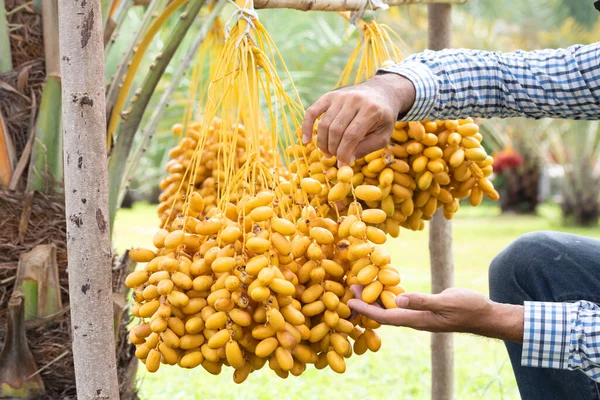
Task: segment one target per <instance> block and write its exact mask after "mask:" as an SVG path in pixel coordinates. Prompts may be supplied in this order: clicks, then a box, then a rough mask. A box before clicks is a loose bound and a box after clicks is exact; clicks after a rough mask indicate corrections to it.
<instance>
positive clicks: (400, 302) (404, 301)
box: [396, 295, 408, 308]
mask: <svg viewBox="0 0 600 400" xmlns="http://www.w3.org/2000/svg"><path fill="white" fill-rule="evenodd" d="M396 305H397V306H398V307H400V308H405V307H407V306H408V297H406V296H402V295H398V296H397V297H396Z"/></svg>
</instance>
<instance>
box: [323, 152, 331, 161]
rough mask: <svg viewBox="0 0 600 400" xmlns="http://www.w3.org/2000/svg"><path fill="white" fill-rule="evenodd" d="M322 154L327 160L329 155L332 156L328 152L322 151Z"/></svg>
mask: <svg viewBox="0 0 600 400" xmlns="http://www.w3.org/2000/svg"><path fill="white" fill-rule="evenodd" d="M323 156H324V157H325V158H326V159H328V160H329V159H330V158H331V157H333V156H332V155H331V154H329V153H323Z"/></svg>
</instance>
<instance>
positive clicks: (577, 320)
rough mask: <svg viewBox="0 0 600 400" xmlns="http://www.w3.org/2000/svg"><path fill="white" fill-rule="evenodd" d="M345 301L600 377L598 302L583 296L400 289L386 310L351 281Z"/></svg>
mask: <svg viewBox="0 0 600 400" xmlns="http://www.w3.org/2000/svg"><path fill="white" fill-rule="evenodd" d="M352 291H353V293H354V295H355V297H356V298H355V299H351V300H349V301H348V306H349V307H350V308H351V309H353V310H354V311H356V312H359V313H361V314H363V315H366V316H367V317H369V318H371V319H374V320H375V321H378V322H380V323H383V324H387V325H396V326H404V327H409V328H413V329H417V330H423V331H429V332H464V333H473V334H477V335H481V336H486V337H490V338H496V339H502V340H508V341H512V342H517V343H521V342H522V343H523V351H522V354H521V364H522V365H523V366H525V367H538V368H554V369H569V370H581V371H583V372H584V373H585V374H586V375H587V376H588V377H590V378H591V379H594V380H596V381H600V352H599V351H598V348H600V307H598V305H596V304H594V303H591V302H588V301H578V302H574V303H550V302H530V301H526V302H525V304H524V305H523V306H519V305H511V304H501V303H496V302H493V301H491V300H489V299H488V298H486V297H485V296H483V295H481V294H479V293H477V292H474V291H472V290H467V289H456V288H452V289H447V290H445V291H444V292H442V293H440V294H437V295H431V294H421V293H403V294H401V295H399V296H397V298H396V304H397V305H398V307H399V308H395V309H389V310H386V309H384V308H382V307H380V306H379V305H378V304H366V303H364V302H363V301H362V300H358V299H360V294H361V291H362V286H360V285H354V286H353V287H352Z"/></svg>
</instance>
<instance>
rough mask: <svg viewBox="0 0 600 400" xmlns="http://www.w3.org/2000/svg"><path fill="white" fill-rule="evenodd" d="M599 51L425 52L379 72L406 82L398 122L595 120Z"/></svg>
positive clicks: (599, 108)
mask: <svg viewBox="0 0 600 400" xmlns="http://www.w3.org/2000/svg"><path fill="white" fill-rule="evenodd" d="M598 59H600V47H599V45H598V44H592V45H588V46H573V47H570V48H568V49H559V50H540V51H534V52H523V51H519V52H514V53H500V52H487V51H478V50H464V49H451V50H444V51H439V52H434V51H425V52H423V53H420V54H416V55H414V56H411V57H409V58H408V59H407V60H406V61H404V62H403V63H400V64H396V65H394V66H391V67H388V68H384V69H382V70H381V71H380V73H385V72H388V73H390V72H391V73H395V74H398V75H401V76H404V77H406V78H407V79H409V80H410V81H411V82H412V83H413V84H414V86H415V88H416V96H415V102H414V105H413V106H412V107H411V109H410V110H409V111H408V112H407V113H406V114H403V115H401V118H402V119H403V120H423V119H426V118H430V119H456V118H461V117H467V116H472V117H485V118H487V117H516V116H524V117H529V118H543V117H554V118H570V119H598V118H600V65H599V63H598Z"/></svg>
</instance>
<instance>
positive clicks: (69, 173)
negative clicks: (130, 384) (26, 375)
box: [59, 0, 119, 400]
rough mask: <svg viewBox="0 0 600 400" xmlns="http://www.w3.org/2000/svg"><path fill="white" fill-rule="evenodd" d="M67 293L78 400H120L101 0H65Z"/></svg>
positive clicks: (62, 41)
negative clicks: (113, 299) (112, 273)
mask: <svg viewBox="0 0 600 400" xmlns="http://www.w3.org/2000/svg"><path fill="white" fill-rule="evenodd" d="M59 21H60V24H59V37H60V61H61V74H62V116H63V137H64V147H63V156H64V166H65V174H64V177H65V178H64V181H65V203H66V204H65V208H66V220H67V251H68V262H69V299H70V306H71V326H72V337H73V359H74V364H75V380H76V385H77V398H78V399H80V400H91V399H94V400H96V399H118V398H119V388H118V382H117V366H116V357H115V337H114V330H113V304H112V303H113V302H112V285H111V244H110V237H109V232H110V229H109V226H108V173H107V159H106V108H105V94H104V91H105V88H104V43H103V34H102V14H101V11H100V0H86V1H77V0H75V1H74V0H60V1H59Z"/></svg>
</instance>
